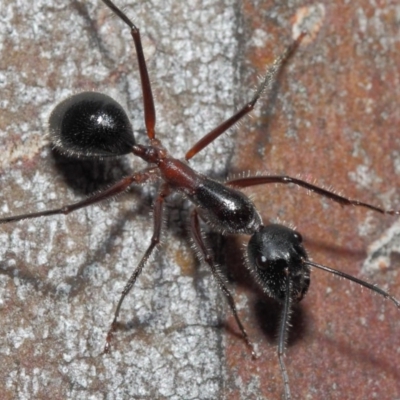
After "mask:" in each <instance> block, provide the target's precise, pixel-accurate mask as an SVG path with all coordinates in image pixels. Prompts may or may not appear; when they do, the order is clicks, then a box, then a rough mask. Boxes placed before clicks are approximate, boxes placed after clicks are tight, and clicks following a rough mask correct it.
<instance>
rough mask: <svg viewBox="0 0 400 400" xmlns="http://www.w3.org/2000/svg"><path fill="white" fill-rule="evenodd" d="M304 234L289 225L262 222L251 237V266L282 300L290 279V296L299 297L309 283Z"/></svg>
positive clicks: (269, 290) (256, 275) (265, 288)
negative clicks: (264, 224)
mask: <svg viewBox="0 0 400 400" xmlns="http://www.w3.org/2000/svg"><path fill="white" fill-rule="evenodd" d="M302 241H303V239H302V237H301V235H300V234H299V233H298V232H296V231H294V230H293V229H290V228H288V227H286V226H283V225H279V224H270V225H267V226H263V227H262V228H261V229H260V230H259V231H258V232H256V233H255V234H254V235H253V236H252V237H251V238H250V241H249V244H248V247H247V258H248V263H247V264H248V268H249V269H250V270H251V272H252V273H253V275H254V276H255V278H256V280H257V282H258V283H260V284H261V286H262V288H263V289H264V291H265V292H267V293H268V294H269V295H270V296H272V297H274V298H275V299H276V300H278V301H280V302H283V301H284V300H285V296H286V287H287V281H288V280H289V281H290V283H291V285H290V297H291V299H292V300H294V301H300V300H301V299H302V298H303V297H304V295H305V294H306V293H307V290H308V287H309V286H310V268H309V266H308V265H307V261H308V256H307V252H306V250H305V249H304V247H303V245H302Z"/></svg>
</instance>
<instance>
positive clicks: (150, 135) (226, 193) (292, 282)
mask: <svg viewBox="0 0 400 400" xmlns="http://www.w3.org/2000/svg"><path fill="white" fill-rule="evenodd" d="M103 3H104V4H105V5H107V6H108V7H109V8H110V9H111V10H112V11H113V13H114V14H115V16H117V17H118V18H119V19H120V20H121V21H122V22H123V23H124V24H125V25H126V26H128V28H129V30H130V34H131V37H132V40H133V44H134V47H135V50H136V61H137V64H138V70H139V75H140V82H141V90H142V94H143V107H144V121H145V127H146V133H147V138H146V135H143V134H142V135H138V134H136V133H135V132H134V130H133V129H132V126H131V123H130V120H129V117H128V116H127V115H126V112H125V111H124V110H123V108H122V107H121V106H120V105H119V104H118V103H117V102H116V101H115V100H114V99H113V98H111V97H109V96H107V95H104V94H100V93H97V92H92V91H90V92H88V91H87V92H84V93H80V94H77V95H74V96H72V97H70V98H69V99H67V100H65V101H64V102H62V103H61V104H60V105H59V106H57V107H56V108H55V110H54V111H53V113H52V114H51V117H50V134H51V136H52V138H53V139H52V140H53V144H54V146H55V147H56V148H58V149H60V150H61V151H62V152H64V153H65V154H67V155H70V156H75V157H94V158H107V157H119V156H123V155H128V154H130V153H132V154H133V155H134V156H136V157H138V158H140V159H142V160H143V161H145V162H146V163H148V166H147V167H145V168H143V169H141V170H138V171H134V172H133V173H132V174H130V175H128V176H125V177H123V178H122V179H120V180H119V181H117V182H115V183H114V184H112V185H111V186H109V187H108V188H106V189H104V190H102V191H99V192H97V193H95V194H94V195H92V196H89V197H88V198H86V199H84V200H80V201H77V202H75V203H70V204H64V205H61V206H60V207H56V208H51V209H42V210H40V211H37V212H33V213H31V212H24V213H22V214H18V215H11V216H6V217H3V218H2V219H0V223H1V224H8V223H16V222H18V221H21V220H26V219H36V218H38V217H48V216H52V215H55V216H57V215H58V216H59V215H61V214H62V215H68V214H70V213H72V212H74V211H77V210H80V209H84V208H86V207H89V206H94V205H96V204H97V203H99V202H101V201H104V200H107V199H111V198H113V197H115V196H117V195H119V194H122V193H124V192H126V191H127V190H129V189H130V188H131V187H132V186H136V185H144V184H148V183H152V182H154V181H156V180H157V181H159V182H160V184H159V187H158V190H157V194H156V196H155V199H154V205H153V216H152V224H153V232H152V236H151V238H150V239H149V242H148V247H147V248H146V249H145V252H144V255H143V257H142V258H141V259H140V261H139V262H138V264H137V265H136V266H132V268H131V269H132V272H131V276H130V278H129V280H128V281H127V282H126V285H125V287H124V288H123V290H122V293H121V296H120V298H119V300H118V301H117V302H116V304H115V309H114V317H113V320H112V323H111V326H110V328H109V330H108V333H107V334H106V338H105V347H104V352H105V353H110V351H112V348H113V347H114V346H117V345H116V344H115V342H116V341H117V337H118V333H119V329H118V328H119V326H120V325H119V317H120V314H121V312H122V311H124V310H123V308H122V305H123V304H125V303H126V299H127V295H128V294H130V293H131V292H132V291H133V290H134V288H135V286H137V281H138V280H139V279H140V278H141V274H142V272H143V270H144V269H145V268H148V267H149V264H150V263H151V260H153V257H154V254H155V251H156V250H157V248H158V247H159V245H160V242H161V240H162V235H163V234H164V232H163V229H162V225H163V219H164V216H165V212H166V207H165V204H166V201H168V198H169V197H170V196H171V194H173V193H179V194H181V195H182V196H184V197H185V198H186V199H187V200H188V201H189V202H190V203H191V205H192V210H191V212H190V230H191V235H192V237H193V241H194V245H195V247H196V250H197V253H198V255H199V258H200V259H201V260H202V262H203V263H204V264H206V265H207V266H208V267H209V269H210V270H211V273H212V276H213V278H214V279H215V281H216V282H217V284H218V286H219V288H220V290H221V292H222V294H223V295H224V297H225V298H226V302H227V304H228V306H229V309H230V311H231V313H232V314H233V316H234V320H235V322H236V326H237V329H238V331H239V332H240V334H241V337H242V338H243V341H244V343H245V344H246V346H247V347H248V349H249V353H250V354H251V355H252V356H253V358H256V352H255V350H254V345H253V342H252V338H251V336H249V335H248V333H247V329H246V325H245V324H244V323H242V320H241V317H240V315H239V313H238V310H237V307H236V302H235V297H234V295H233V294H232V292H231V289H230V288H229V287H228V285H227V284H226V282H225V279H224V276H223V274H222V273H221V272H220V269H219V266H218V265H217V264H216V263H215V261H214V255H213V254H212V252H211V251H210V249H209V248H208V247H207V245H206V243H205V239H204V237H203V234H202V229H201V225H202V224H205V225H207V226H209V227H210V229H212V230H215V231H217V232H219V233H221V234H223V235H224V234H238V235H246V236H248V237H249V242H248V247H247V251H246V253H247V254H246V258H247V267H248V269H249V270H250V272H251V274H252V276H253V277H254V279H255V281H256V282H257V283H258V284H259V285H260V287H261V288H262V289H263V291H264V292H265V293H266V294H267V295H269V296H271V297H273V298H274V299H276V300H277V301H278V302H280V303H281V304H282V318H281V323H280V325H279V335H278V348H277V357H278V361H279V366H280V376H281V380H282V386H281V387H282V393H283V395H284V398H285V400H289V399H291V398H292V393H295V388H294V387H293V386H292V385H291V383H290V375H291V374H290V370H288V368H287V367H286V363H285V360H284V355H285V352H286V348H285V347H286V339H287V333H288V330H289V327H290V314H291V310H292V308H293V304H294V303H297V302H300V301H301V300H302V299H303V297H304V296H305V295H306V293H307V291H308V288H309V285H310V273H311V269H312V268H314V269H319V270H323V271H325V272H328V273H330V274H333V275H337V276H339V277H342V278H345V279H346V280H349V281H352V282H354V283H356V284H358V285H360V286H363V287H365V288H367V289H369V290H370V291H372V292H374V293H376V294H378V295H380V296H382V297H384V298H386V299H389V300H390V301H391V302H392V303H394V305H395V306H396V307H397V308H400V302H399V301H398V300H397V299H396V298H394V297H393V296H392V295H391V294H389V293H388V292H387V291H385V290H383V289H382V288H379V287H377V286H375V285H373V284H370V283H367V282H366V281H364V280H362V279H359V278H357V277H354V276H351V275H350V274H347V273H345V272H342V271H339V270H336V269H334V268H332V267H331V266H327V265H323V264H320V263H318V262H314V261H311V260H310V259H309V256H308V253H307V251H306V249H305V247H304V245H303V243H302V236H301V234H300V233H299V232H297V231H296V230H294V229H292V228H289V227H287V226H284V225H282V224H270V223H267V222H266V221H264V219H263V217H262V216H261V212H260V210H258V209H257V208H256V206H255V204H254V203H253V202H252V201H251V200H250V199H249V198H248V197H247V195H246V194H244V193H243V192H242V189H244V188H248V187H254V186H260V185H267V186H268V184H271V183H273V184H274V185H276V184H277V185H282V186H286V185H288V184H290V185H291V186H295V187H298V188H300V189H305V191H309V192H312V193H314V194H315V195H316V196H320V197H322V198H325V199H328V200H329V201H331V202H333V203H337V204H338V205H340V206H343V208H344V209H346V208H349V207H347V206H352V207H354V208H357V209H360V210H361V209H364V210H368V211H371V212H374V213H378V214H386V215H389V216H398V215H400V212H399V211H397V210H391V209H384V208H382V207H380V206H376V205H374V204H370V203H367V202H364V201H360V200H357V199H352V198H348V197H346V196H345V195H339V194H337V193H335V192H333V191H331V190H327V189H324V188H322V187H320V186H318V185H316V184H311V183H309V182H308V181H306V180H302V179H299V178H295V177H290V176H287V175H256V176H248V177H244V178H237V179H232V180H228V181H227V182H226V183H225V184H223V183H221V182H218V181H216V180H213V179H210V178H208V177H206V176H205V175H203V174H201V173H199V172H197V171H195V170H194V169H192V168H191V166H190V163H188V161H190V160H191V159H192V158H193V157H196V155H197V154H198V153H200V152H201V151H206V149H205V148H206V147H207V146H208V145H210V144H211V143H212V142H214V140H216V139H217V138H219V136H221V135H222V134H223V133H225V132H226V131H227V130H228V129H229V128H230V127H232V126H234V125H235V124H236V123H237V122H238V121H239V120H241V119H242V118H243V117H245V116H246V115H248V114H249V113H250V112H251V111H252V110H253V109H254V106H255V105H256V103H257V102H259V100H260V97H261V95H262V94H263V93H264V92H265V91H268V89H270V87H271V85H272V84H273V83H274V81H275V80H276V76H277V74H278V72H280V70H281V69H282V67H283V66H284V64H285V63H286V62H287V61H288V60H289V58H290V57H292V56H296V54H297V50H298V47H299V45H300V43H301V41H302V40H303V39H304V37H305V36H306V33H305V32H303V33H301V34H300V35H299V36H297V37H296V38H295V39H294V41H293V42H292V43H291V44H290V45H289V46H288V47H287V49H286V51H284V52H283V53H282V55H281V56H279V57H278V58H277V59H276V60H275V62H274V63H273V64H272V65H271V66H270V67H269V68H268V69H267V71H266V73H265V78H264V80H262V81H261V83H260V84H259V86H258V87H257V89H256V91H255V93H254V95H253V96H252V97H250V99H248V100H247V102H246V100H245V101H244V102H243V103H244V104H243V105H242V106H241V107H239V108H238V111H236V112H235V113H234V114H233V115H232V116H230V117H229V118H227V119H225V120H224V121H223V122H222V123H220V124H219V125H217V126H216V127H215V128H214V129H212V130H210V131H209V133H208V134H206V135H204V137H203V138H201V139H200V140H198V141H197V142H196V143H195V144H194V145H192V146H191V147H190V148H188V150H187V152H186V155H185V158H184V160H181V159H178V158H175V156H174V155H173V154H171V153H169V150H168V149H166V148H165V147H164V146H163V144H162V140H161V137H159V134H158V131H157V123H156V115H157V113H156V110H155V106H154V100H153V92H152V84H151V80H150V77H149V72H148V68H147V64H146V59H145V56H144V52H143V46H142V39H141V35H140V32H139V29H138V27H137V26H136V25H135V23H136V21H135V22H132V20H131V19H130V17H128V16H127V14H125V12H123V11H122V10H121V9H120V8H118V7H117V6H116V5H115V4H114V3H113V2H111V1H110V0H103ZM299 51H301V50H299ZM146 139H147V140H146ZM269 186H270V187H273V186H272V185H269ZM333 206H334V205H333ZM132 234H134V233H132ZM259 356H262V355H259ZM250 362H252V361H250V359H249V363H250ZM254 362H257V361H254ZM265 379H268V377H266V378H265Z"/></svg>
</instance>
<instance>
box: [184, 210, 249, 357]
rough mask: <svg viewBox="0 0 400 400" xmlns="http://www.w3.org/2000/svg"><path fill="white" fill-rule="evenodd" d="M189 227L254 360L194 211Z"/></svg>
mask: <svg viewBox="0 0 400 400" xmlns="http://www.w3.org/2000/svg"><path fill="white" fill-rule="evenodd" d="M190 226H191V230H192V233H193V239H194V241H195V244H196V247H197V249H198V250H199V252H200V253H201V255H202V256H203V258H204V261H205V262H206V263H207V264H208V265H209V267H210V268H211V272H212V274H213V277H214V278H215V280H216V281H217V283H218V286H219V287H220V288H221V290H222V292H223V293H224V295H225V297H226V299H227V301H228V304H229V307H230V308H231V310H232V313H233V316H234V317H235V320H236V323H237V325H238V327H239V329H240V332H241V334H242V337H243V339H244V341H245V342H246V344H247V346H248V347H249V348H250V350H251V355H252V357H253V358H256V353H255V351H254V346H253V344H252V343H251V341H250V339H249V336H248V334H247V332H246V329H245V327H244V326H243V324H242V321H241V320H240V318H239V315H238V313H237V309H236V305H235V300H234V299H233V295H232V293H231V292H230V291H229V289H228V288H227V287H226V284H225V282H224V278H223V277H222V275H221V273H220V271H219V270H218V267H217V265H216V264H215V263H214V260H213V258H212V256H211V254H210V251H209V250H208V249H207V246H206V244H205V243H204V240H203V237H202V234H201V229H200V224H199V215H198V213H197V211H196V210H193V212H192V214H191V218H190Z"/></svg>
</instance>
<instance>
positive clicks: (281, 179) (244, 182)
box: [226, 175, 400, 215]
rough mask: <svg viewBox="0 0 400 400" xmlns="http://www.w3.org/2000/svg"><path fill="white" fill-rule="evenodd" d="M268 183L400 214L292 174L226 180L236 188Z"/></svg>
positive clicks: (343, 204)
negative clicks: (302, 189)
mask: <svg viewBox="0 0 400 400" xmlns="http://www.w3.org/2000/svg"><path fill="white" fill-rule="evenodd" d="M268 183H283V184H290V183H291V184H294V185H296V186H299V187H302V188H304V189H307V190H310V191H311V192H314V193H316V194H318V195H320V196H323V197H326V198H328V199H331V200H333V201H336V202H337V203H339V204H341V205H342V206H357V207H364V208H368V209H369V210H373V211H376V212H379V213H381V214H388V215H400V210H385V209H384V208H382V207H377V206H374V205H372V204H369V203H364V202H362V201H359V200H356V199H349V198H347V197H345V196H341V195H339V194H337V193H335V192H332V191H331V190H327V189H324V188H321V187H319V186H316V185H313V184H312V183H309V182H306V181H303V180H301V179H298V178H292V177H291V176H286V175H271V176H268V175H264V176H250V177H248V178H238V179H232V180H229V181H228V182H226V184H227V185H229V186H232V187H236V188H246V187H250V186H258V185H264V184H268Z"/></svg>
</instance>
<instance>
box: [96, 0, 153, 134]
mask: <svg viewBox="0 0 400 400" xmlns="http://www.w3.org/2000/svg"><path fill="white" fill-rule="evenodd" d="M102 1H103V3H104V4H105V5H106V6H107V7H109V8H110V9H111V10H112V11H113V12H114V14H116V15H117V16H118V17H119V18H120V19H122V21H124V22H125V24H127V25H128V26H129V28H130V30H131V35H132V38H133V42H134V44H135V48H136V57H137V61H138V64H139V72H140V81H141V83H142V93H143V104H144V120H145V124H146V130H147V135H148V137H149V139H154V138H155V131H154V128H155V125H156V111H155V108H154V100H153V93H152V91H151V84H150V79H149V73H148V71H147V66H146V60H145V58H144V54H143V46H142V40H141V38H140V32H139V29H138V28H137V27H136V26H135V24H134V23H133V22H132V21H131V20H130V19H129V18H128V17H127V16H126V14H125V13H123V12H122V11H121V10H120V9H119V8H118V7H117V6H116V5H115V4H114V3H113V2H112V1H111V0H102Z"/></svg>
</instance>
